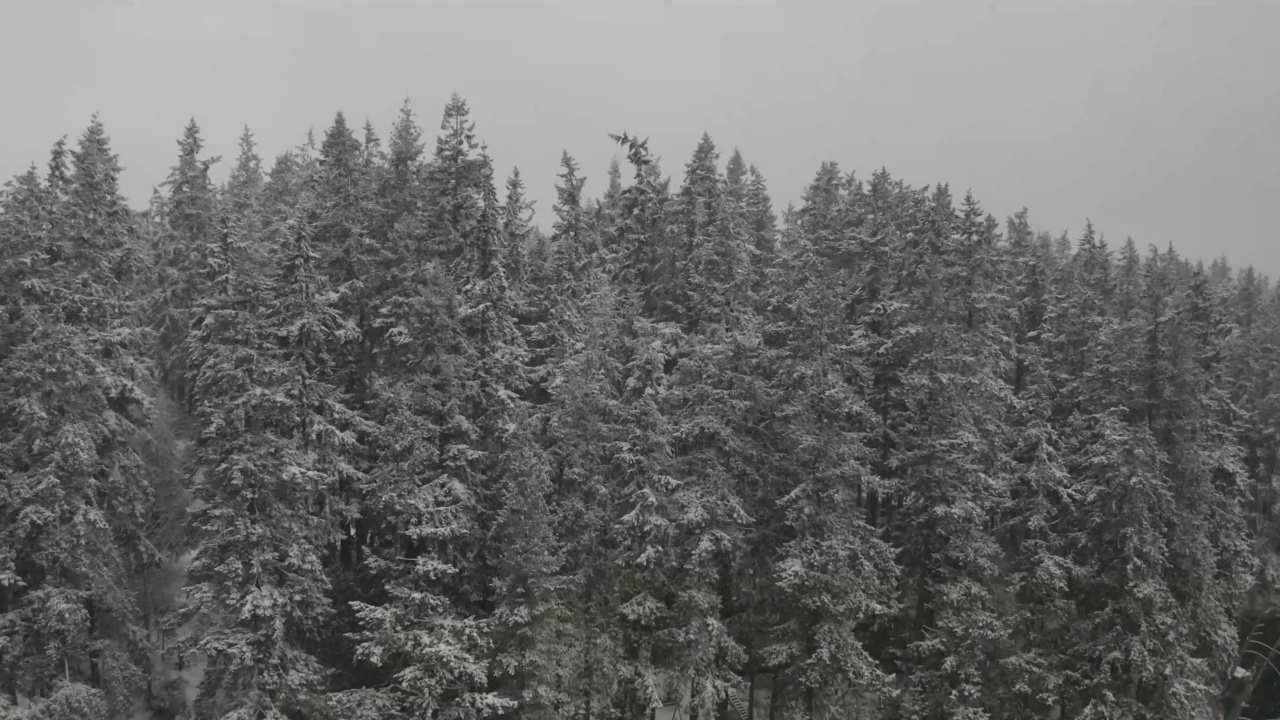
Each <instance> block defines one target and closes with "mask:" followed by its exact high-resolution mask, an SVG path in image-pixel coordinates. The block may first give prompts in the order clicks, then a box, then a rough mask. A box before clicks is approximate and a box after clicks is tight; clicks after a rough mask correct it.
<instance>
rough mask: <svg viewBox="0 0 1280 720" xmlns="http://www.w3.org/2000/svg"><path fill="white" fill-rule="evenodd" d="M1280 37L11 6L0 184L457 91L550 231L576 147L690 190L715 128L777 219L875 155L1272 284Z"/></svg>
mask: <svg viewBox="0 0 1280 720" xmlns="http://www.w3.org/2000/svg"><path fill="white" fill-rule="evenodd" d="M1277 36H1280V2H1276V1H1274V0H1270V1H1269V0H1256V1H1254V0H1223V1H1222V2H1200V3H1194V4H1191V3H1185V2H1181V3H1180V2H1169V1H1167V0H1165V1H1161V0H1154V1H1151V2H1120V1H1119V0H1111V1H1107V2H1103V1H1099V0H1095V1H1093V2H1079V1H1077V2H1069V3H1059V2H1049V1H1047V0H1017V1H1015V0H939V1H937V2H923V1H920V2H888V1H884V2H879V1H877V2H859V1H857V0H845V1H843V2H840V1H836V0H833V1H831V2H793V1H790V0H777V2H771V1H769V0H745V1H729V0H719V1H711V0H577V1H572V0H565V1H560V2H551V1H544V2H536V1H519V0H507V1H506V2H485V1H480V2H458V1H457V0H454V1H452V2H440V1H432V0H414V1H410V0H403V1H401V2H359V1H355V0H346V1H342V2H339V1H338V0H319V1H317V0H309V1H305V2H304V1H303V0H294V1H292V2H285V1H280V2H266V1H253V0H204V1H203V2H179V1H177V0H138V1H136V2H133V1H128V2H126V1H121V0H38V1H34V0H30V1H29V0H5V2H3V4H2V6H0V64H2V65H3V67H4V82H3V84H0V108H3V110H4V112H3V125H2V128H3V130H2V132H0V175H3V176H4V177H6V178H7V177H10V176H12V175H14V174H17V173H19V172H21V171H22V170H23V169H25V167H26V166H27V165H28V164H29V163H30V162H32V161H37V162H39V163H41V164H43V162H44V159H45V156H46V153H47V150H48V148H49V146H50V145H52V143H53V142H54V141H55V140H56V139H57V138H58V137H59V136H60V135H62V134H64V133H67V134H71V135H72V136H73V137H75V136H76V135H78V134H79V132H80V131H81V130H82V129H83V128H84V126H85V125H86V124H87V122H88V120H89V117H90V116H91V114H92V113H94V112H95V111H97V112H99V113H100V115H101V118H102V120H103V122H105V123H106V125H107V130H108V132H109V133H110V135H111V137H112V140H113V142H114V147H115V149H116V151H117V152H119V153H120V155H121V159H122V163H123V164H124V166H125V176H124V190H125V192H126V194H127V195H128V196H129V198H130V200H131V201H132V202H133V203H134V204H135V205H139V206H140V205H141V204H142V203H143V202H145V200H146V198H147V197H149V195H150V192H151V187H152V186H153V185H155V184H157V183H159V182H160V181H161V180H163V179H164V177H165V174H166V172H167V168H168V166H169V165H170V164H171V163H172V162H173V159H174V156H175V153H176V145H175V140H176V138H177V137H178V135H179V134H180V133H181V131H182V127H183V125H184V124H185V122H186V120H187V119H188V118H190V117H192V116H194V117H195V118H196V119H197V121H198V122H199V123H200V125H201V126H202V128H203V129H204V133H205V138H206V140H207V141H208V144H209V147H210V149H211V152H212V153H214V154H221V155H222V156H223V158H224V159H223V162H222V164H221V174H220V177H221V176H222V175H225V172H226V170H227V166H229V165H230V163H231V161H233V160H234V155H235V147H236V144H235V143H236V138H237V136H238V135H239V131H240V128H241V127H242V126H243V125H245V124H247V125H249V126H250V127H251V128H252V129H253V131H254V132H255V134H256V135H257V138H258V140H259V142H260V144H261V151H262V154H263V156H264V159H265V160H268V161H269V159H270V157H271V156H273V155H275V154H276V153H278V152H280V151H282V150H284V149H286V148H288V147H291V146H294V145H297V144H298V143H299V142H300V141H301V139H302V138H303V136H304V134H305V132H306V130H307V128H308V127H314V128H315V129H316V131H317V134H319V133H320V132H322V131H323V129H324V128H325V127H327V126H328V124H329V122H330V121H331V120H332V116H333V113H334V111H336V110H339V109H341V110H342V111H344V112H345V113H346V114H347V116H348V119H349V120H350V121H352V122H353V123H356V124H361V123H363V122H364V121H365V120H366V119H369V120H372V121H373V123H374V125H375V126H376V127H377V128H378V130H379V132H380V134H382V135H383V137H385V136H386V133H387V130H388V129H389V126H390V124H391V122H392V121H393V120H394V118H395V114H396V111H397V109H398V108H399V105H400V103H401V101H402V100H403V99H404V98H405V97H408V98H410V99H411V100H412V101H413V103H414V105H415V107H416V108H417V110H418V111H419V114H420V120H421V124H422V125H423V126H424V127H426V128H427V129H428V133H429V135H431V136H434V133H435V129H436V127H437V125H438V122H439V115H440V111H441V110H442V108H443V107H444V104H445V102H446V101H447V100H448V97H449V93H450V92H452V91H453V90H457V91H458V92H459V93H461V94H462V96H463V97H465V98H466V99H467V100H468V102H469V103H470V105H471V107H472V115H473V118H474V119H475V121H476V124H477V130H478V132H479V134H480V135H481V137H482V138H483V139H484V140H485V141H487V142H488V144H489V148H490V152H491V154H493V155H494V157H495V159H496V161H497V163H498V166H499V170H500V172H503V173H504V174H505V172H506V171H507V170H509V169H510V167H511V166H512V165H519V167H520V168H521V172H522V173H523V174H524V175H525V177H526V180H527V182H528V184H529V186H530V190H531V194H532V196H533V197H534V198H536V199H537V201H538V208H539V216H538V217H539V220H540V223H541V224H543V225H544V226H546V225H548V224H549V223H550V219H549V218H550V205H551V202H552V199H553V197H554V194H553V184H554V182H555V174H556V172H557V171H558V166H557V163H558V161H559V157H560V152H561V150H562V149H567V150H569V151H570V153H572V154H573V155H574V156H575V157H577V159H578V160H579V161H580V163H581V165H582V167H583V171H584V172H585V174H586V175H587V176H588V191H589V192H591V193H592V194H595V193H598V192H599V191H600V189H601V187H602V181H603V177H604V174H605V170H606V168H607V166H608V162H609V158H610V157H611V156H612V155H613V154H614V148H613V146H612V144H611V143H610V141H609V139H608V137H607V133H609V132H618V131H622V130H626V131H628V132H632V133H636V134H640V135H642V136H645V135H647V136H649V137H650V138H651V141H650V148H651V149H653V150H655V151H656V152H657V153H658V154H659V155H661V156H662V160H663V163H662V164H663V168H664V170H665V171H666V172H667V173H669V174H671V175H673V176H675V177H676V178H677V180H678V179H679V178H680V177H682V173H683V165H684V163H685V162H686V161H687V159H688V157H689V155H690V153H691V152H692V150H693V147H694V145H695V144H696V142H697V140H698V137H699V136H700V135H701V133H702V132H703V131H704V130H705V131H707V132H710V133H711V136H712V137H713V138H714V139H715V141H716V143H717V145H718V146H719V147H720V149H721V152H722V155H723V159H727V158H728V155H729V153H730V152H731V150H732V148H733V147H734V146H737V147H739V148H740V149H741V150H742V152H743V155H744V156H745V157H746V159H747V160H748V162H754V163H755V164H756V165H758V166H759V168H760V169H761V171H762V172H763V173H764V174H765V176H766V178H767V179H768V181H769V185H770V189H771V191H772V192H773V195H774V197H775V201H776V204H777V206H778V207H779V209H781V208H782V207H785V206H786V204H787V202H789V201H792V200H798V198H799V195H800V193H801V191H802V190H803V188H804V186H805V185H806V184H807V183H808V181H809V180H810V179H811V177H812V176H813V174H814V172H815V171H816V170H817V167H818V165H819V163H820V162H822V161H824V160H836V161H838V162H839V163H840V165H841V167H842V168H844V169H845V170H850V169H852V170H856V171H857V172H858V173H859V175H860V176H862V177H867V176H869V174H870V172H871V171H872V170H874V169H875V168H878V167H880V166H882V165H883V166H886V167H888V168H889V170H890V171H891V172H892V173H893V174H894V175H895V176H899V177H902V178H904V179H906V180H907V181H908V182H911V183H912V184H916V185H920V184H925V183H933V182H936V181H945V182H949V183H951V187H952V190H953V192H954V193H955V194H956V195H957V196H959V195H962V194H963V192H964V190H966V189H970V188H971V189H972V190H973V192H974V194H975V195H976V197H977V198H978V199H979V200H980V201H981V202H982V203H983V205H984V206H985V207H986V208H987V209H988V210H989V211H991V212H994V213H995V214H996V215H997V216H998V217H1000V218H1002V219H1003V218H1004V217H1005V216H1007V215H1008V214H1010V213H1012V212H1014V211H1016V210H1018V209H1019V208H1020V207H1021V206H1023V205H1026V206H1027V207H1029V208H1030V210H1031V216H1032V219H1033V222H1034V223H1035V224H1036V225H1037V226H1039V227H1041V228H1043V229H1047V230H1050V231H1053V232H1054V233H1055V234H1056V233H1057V232H1060V231H1062V230H1063V229H1067V228H1070V229H1071V231H1072V235H1073V236H1076V235H1078V231H1079V229H1080V228H1081V227H1082V226H1083V224H1084V219H1085V217H1090V218H1092V219H1093V221H1094V224H1095V225H1096V226H1097V227H1098V228H1099V229H1100V230H1101V231H1102V232H1104V233H1105V235H1106V237H1107V239H1108V240H1109V241H1111V242H1112V243H1113V244H1118V243H1119V242H1122V241H1123V239H1124V237H1125V236H1126V235H1132V236H1133V237H1134V239H1135V240H1136V241H1137V242H1138V244H1139V246H1140V247H1142V248H1144V249H1145V247H1146V245H1147V244H1148V243H1155V244H1157V245H1159V246H1160V247H1162V248H1163V247H1164V245H1165V244H1166V243H1168V242H1170V241H1172V242H1173V243H1174V245H1175V246H1176V247H1177V248H1179V250H1180V251H1181V252H1182V253H1183V254H1185V255H1188V256H1191V257H1200V258H1206V259H1211V258H1213V257H1216V256H1218V255H1220V254H1226V255H1227V256H1228V257H1229V258H1230V259H1231V260H1232V262H1233V264H1236V265H1243V264H1247V263H1253V264H1255V265H1256V266H1258V268H1259V269H1260V270H1263V271H1264V272H1267V273H1268V274H1270V275H1272V276H1276V275H1280V243H1278V242H1277V240H1278V239H1280V233H1278V232H1277V227H1278V226H1280V223H1278V222H1277V219H1276V218H1275V217H1274V216H1273V213H1271V212H1268V210H1270V209H1271V208H1273V207H1277V206H1280V202H1278V201H1280V135H1278V134H1277V131H1278V130H1280V79H1278V76H1277V73H1278V72H1280V42H1278V41H1277Z"/></svg>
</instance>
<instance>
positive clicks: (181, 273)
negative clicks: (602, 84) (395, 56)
mask: <svg viewBox="0 0 1280 720" xmlns="http://www.w3.org/2000/svg"><path fill="white" fill-rule="evenodd" d="M468 118H469V111H468V108H467V105H466V103H465V102H464V101H463V100H462V99H460V98H458V97H457V96H454V97H453V98H452V100H451V101H450V102H449V103H448V105H447V107H446V108H445V111H444V116H443V119H442V122H441V125H440V134H439V136H438V138H437V139H436V140H435V142H434V147H433V148H431V149H428V146H427V141H424V132H423V130H422V128H421V127H420V126H419V125H418V124H417V120H416V118H415V115H414V113H413V110H412V108H411V107H409V106H408V105H407V104H406V105H405V107H404V109H403V110H402V112H401V114H400V116H399V118H398V119H397V121H396V122H395V124H394V126H393V128H392V130H391V132H390V134H389V137H388V140H387V142H386V143H385V145H384V144H383V143H382V141H381V140H380V139H379V137H378V136H377V134H376V133H375V131H374V130H373V128H372V126H370V125H366V126H365V128H364V129H363V130H362V131H356V130H354V129H353V128H351V127H350V126H348V124H347V122H346V119H345V118H344V117H343V116H342V115H341V114H338V115H337V116H336V117H335V119H334V121H333V123H332V125H331V126H330V127H329V129H328V130H327V131H326V132H325V133H324V136H323V138H322V139H321V140H320V142H319V144H318V146H317V143H316V141H315V140H314V139H313V138H311V137H310V136H309V137H308V139H307V141H306V142H305V143H304V144H303V145H301V146H300V147H298V148H295V149H294V150H291V151H289V152H287V153H284V154H282V155H281V156H279V157H278V158H276V159H275V160H274V162H273V163H272V164H271V166H270V168H269V169H267V168H264V167H263V164H262V160H261V159H260V158H259V156H258V155H257V154H256V149H255V144H254V141H253V136H252V134H251V133H250V132H249V131H248V130H247V129H246V131H245V133H244V135H243V137H242V138H241V142H240V153H239V156H238V157H237V158H236V159H235V161H234V162H235V164H234V167H233V169H232V172H231V176H230V179H229V180H228V181H227V182H226V183H225V184H224V185H222V186H220V187H218V186H215V185H214V184H213V183H212V182H211V181H210V180H209V168H210V166H211V165H212V164H213V163H214V162H216V160H217V159H215V158H207V157H204V156H203V154H202V149H203V147H202V145H203V143H202V139H201V136H200V131H199V128H198V126H197V125H196V123H195V122H194V121H192V122H191V123H190V124H189V125H188V126H187V128H186V130H185V132H184V133H183V134H182V137H181V139H180V140H179V142H178V150H179V152H178V158H177V161H176V163H175V165H174V166H173V169H172V172H171V174H170V176H169V178H168V179H167V181H166V182H165V183H164V184H163V185H162V186H161V188H160V189H158V190H157V192H156V195H155V197H154V198H153V200H152V202H151V204H150V207H149V208H148V209H147V210H146V211H144V212H135V211H131V210H129V209H128V208H127V207H126V206H125V204H124V202H123V200H122V198H121V196H120V193H119V188H118V177H119V172H120V168H119V164H118V160H117V158H116V156H115V155H114V154H113V153H112V151H111V149H110V143H109V140H108V138H107V135H106V131H105V129H104V127H103V126H102V124H101V123H100V122H99V121H98V120H97V119H96V118H95V119H94V121H93V122H92V123H91V125H90V126H89V127H88V129H86V130H85V132H84V134H83V135H82V136H81V137H80V139H79V142H78V143H77V144H76V146H75V147H74V148H71V147H68V146H67V144H66V143H65V142H61V141H60V142H58V143H57V144H56V145H55V146H54V149H53V151H52V154H51V157H50V159H49V161H48V163H47V166H46V167H44V168H35V167H33V168H32V170H31V171H29V172H27V173H25V174H23V175H21V176H19V177H17V178H15V179H14V180H12V181H11V182H9V183H8V184H7V185H6V186H5V188H4V191H3V193H2V194H0V718H31V719H33V720H34V719H35V718H40V719H48V720H62V719H67V720H69V719H71V718H76V720H106V719H107V718H125V717H148V716H150V717H157V718H164V717H167V718H172V717H193V718H200V719H202V720H203V719H209V720H213V719H217V718H228V719H230V718H235V719H236V720H240V719H246V720H247V719H250V718H254V719H257V718H264V719H265V718H272V719H277V718H290V719H291V720H302V719H304V718H306V719H313V718H314V719H320V718H325V719H327V718H334V719H338V718H344V719H345V718H368V719H370V720H372V719H373V718H378V719H380V720H381V719H394V718H404V719H409V718H442V719H443V718H481V717H497V718H515V717H521V718H547V719H551V718H563V719H565V720H570V719H572V720H612V719H614V718H617V719H623V718H626V719H631V718H641V717H651V713H653V712H654V710H655V708H658V707H662V706H665V707H667V708H670V709H674V711H675V712H677V713H679V716H680V717H681V718H685V719H686V720H712V718H718V717H726V718H727V717H744V718H750V719H751V720H757V719H759V720H763V719H764V718H766V717H767V718H768V720H789V719H791V718H807V719H813V720H817V719H819V718H850V717H863V718H885V719H889V718H904V719H905V718H926V719H939V720H941V719H943V718H948V719H950V718H955V719H960V718H964V719H971V720H977V719H981V718H990V719H992V720H996V719H1006V718H1007V719H1013V718H1034V717H1061V718H1082V719H1083V718H1091V719H1092V718H1133V719H1139V718H1142V719H1151V720H1155V719H1157V718H1158V719H1160V720H1178V719H1183V718H1185V719H1188V720H1190V719H1191V718H1203V717H1220V718H1229V719H1230V720H1236V718H1240V717H1255V718H1256V717H1264V716H1273V715H1276V714H1280V683H1278V681H1280V674H1277V673H1276V671H1275V670H1274V667H1273V666H1274V663H1275V662H1276V661H1277V658H1276V657H1275V656H1276V654H1277V650H1276V647H1277V645H1276V644H1277V642H1280V607H1277V603H1276V600H1277V599H1276V595H1275V592H1274V588H1275V583H1276V577H1277V569H1278V565H1277V545H1276V543H1277V540H1278V539H1280V521H1278V519H1277V517H1276V512H1275V504H1276V497H1277V495H1276V490H1277V488H1276V472H1277V462H1278V456H1277V451H1278V449H1280V387H1277V382H1278V381H1280V353H1278V352H1277V348H1278V346H1280V295H1277V293H1276V290H1275V289H1274V288H1273V287H1272V286H1271V284H1270V281H1269V280H1268V279H1266V278H1264V277H1261V276H1259V275H1258V274H1256V273H1254V272H1253V271H1252V269H1245V270H1237V269H1232V268H1230V267H1229V266H1228V265H1227V264H1226V262H1225V261H1217V262H1215V263H1213V264H1212V265H1211V266H1209V267H1207V268H1206V267H1204V266H1203V265H1202V264H1200V263H1195V264H1193V263H1190V262H1188V261H1186V260H1185V259H1183V258H1182V257H1180V256H1179V255H1178V254H1177V252H1176V251H1175V250H1174V249H1173V248H1168V249H1165V250H1157V249H1156V248H1154V247H1152V248H1150V249H1149V251H1147V252H1141V251H1140V250H1139V249H1138V247H1137V246H1136V245H1135V243H1134V242H1132V241H1128V242H1126V243H1124V244H1123V245H1121V246H1119V247H1117V248H1112V247H1110V246H1109V245H1108V244H1107V242H1106V241H1105V240H1104V239H1103V238H1102V237H1101V235H1100V234H1098V233H1097V232H1095V230H1094V228H1093V227H1092V226H1091V225H1089V226H1087V227H1086V229H1085V231H1084V233H1083V234H1082V235H1081V236H1080V237H1078V238H1069V237H1066V236H1065V235H1064V236H1062V237H1058V238H1053V237H1050V236H1048V235H1045V234H1043V233H1037V232H1035V231H1034V230H1033V226H1032V224H1031V221H1030V219H1029V216H1028V213H1027V212H1026V211H1025V210H1024V211H1023V212H1020V213H1018V214H1016V215H1015V216H1013V217H1011V218H1008V219H1007V221H1006V222H1005V223H1003V225H1002V224H1001V223H999V222H998V221H997V220H996V219H995V218H993V217H991V216H990V215H988V214H987V213H986V212H985V211H984V210H983V209H982V207H981V205H980V204H979V203H978V201H977V200H976V199H974V198H973V197H972V196H970V195H966V196H965V197H963V198H962V199H960V200H958V201H957V200H956V199H955V198H954V197H953V196H952V194H951V192H950V189H949V188H948V186H947V185H937V186H933V187H925V188H916V187H910V186H908V185H906V184H905V183H903V182H901V181H899V180H896V179H894V178H893V177H892V176H891V175H890V174H889V173H888V172H887V171H885V170H880V171H878V172H875V173H872V174H870V175H869V176H867V177H865V178H860V177H857V176H855V174H853V173H846V172H844V171H842V170H841V169H840V168H839V167H838V166H837V165H836V164H835V163H825V164H823V165H822V166H821V168H820V169H819V170H818V172H817V175H816V177H815V178H814V180H813V181H812V183H811V185H810V186H809V187H808V188H807V190H806V192H805V194H804V201H803V203H802V204H801V206H800V207H797V208H789V209H788V210H787V211H786V212H785V213H784V214H783V215H782V217H781V218H778V217H776V216H775V213H774V211H773V209H772V207H771V203H770V199H769V194H768V191H767V188H766V185H765V179H764V178H763V177H762V175H761V174H760V173H759V172H758V171H757V170H756V169H755V168H754V167H752V166H750V165H748V164H747V163H746V162H745V161H744V160H743V158H742V156H741V155H740V154H739V153H737V152H736V151H735V152H733V153H732V154H731V156H730V157H729V159H728V160H727V162H726V164H724V165H723V166H722V165H721V155H720V153H719V151H718V150H717V149H716V147H715V145H714V143H713V142H712V140H711V139H710V138H709V137H705V136H704V138H703V140H702V142H701V143H700V144H699V146H698V148H697V150H696V152H695V153H694V155H693V157H692V158H691V159H690V160H689V162H688V163H687V164H686V165H685V167H684V169H683V172H682V173H681V176H682V178H681V180H680V181H679V184H678V185H676V184H675V183H673V181H672V180H671V178H669V177H667V176H665V175H664V174H663V172H662V171H661V169H660V168H659V167H658V164H657V162H656V161H655V159H654V157H653V156H652V155H651V154H650V151H649V149H648V147H647V146H646V143H645V142H644V141H641V140H639V139H637V138H635V137H631V136H629V135H625V134H624V135H618V136H616V137H615V140H616V141H617V142H618V145H619V148H620V151H621V152H622V153H624V154H625V157H626V163H625V166H626V167H627V168H628V171H627V172H628V174H629V175H630V176H631V177H630V179H629V180H626V181H624V179H623V174H624V173H623V170H622V168H620V167H619V166H618V165H617V164H615V165H614V166H613V167H612V168H611V169H610V173H609V185H608V189H607V191H606V192H605V193H604V195H603V196H602V197H599V198H589V197H585V196H584V194H583V179H582V176H581V174H580V171H579V168H578V166H577V164H576V162H575V161H574V160H573V158H572V157H571V156H569V155H568V154H567V153H566V154H565V155H564V159H563V161H562V165H561V170H560V174H559V183H558V185H557V189H558V198H557V202H556V204H555V206H554V208H552V211H553V213H554V215H555V222H554V226H553V227H552V231H551V233H550V234H549V235H548V234H544V233H542V232H540V231H539V230H537V229H536V228H535V227H534V226H533V224H532V220H531V206H530V204H529V203H528V202H527V201H526V199H525V197H524V189H523V188H524V186H523V182H522V180H521V177H520V175H519V172H518V171H517V172H516V173H514V174H513V175H512V176H511V177H510V178H508V179H507V180H506V181H505V184H504V185H503V186H502V188H501V193H500V189H499V184H498V183H499V180H498V179H496V178H494V173H493V167H492V162H491V159H490V158H489V156H488V155H487V152H486V150H485V148H484V146H483V145H482V144H480V142H479V140H478V138H477V136H476V134H475V130H474V127H473V125H472V124H471V122H470V120H469V119H468ZM1268 714H1269V715H1268Z"/></svg>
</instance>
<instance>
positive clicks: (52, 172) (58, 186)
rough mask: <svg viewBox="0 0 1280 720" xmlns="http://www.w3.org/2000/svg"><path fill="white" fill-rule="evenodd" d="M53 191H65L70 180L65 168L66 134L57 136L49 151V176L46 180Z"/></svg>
mask: <svg viewBox="0 0 1280 720" xmlns="http://www.w3.org/2000/svg"><path fill="white" fill-rule="evenodd" d="M46 182H47V183H48V184H49V187H50V188H52V189H53V190H54V191H55V192H58V193H61V192H65V191H66V188H67V184H68V183H69V182H70V175H69V174H68V168H67V136H66V135H63V136H62V137H60V138H58V142H56V143H54V144H53V149H52V150H51V151H50V152H49V176H48V178H47V180H46Z"/></svg>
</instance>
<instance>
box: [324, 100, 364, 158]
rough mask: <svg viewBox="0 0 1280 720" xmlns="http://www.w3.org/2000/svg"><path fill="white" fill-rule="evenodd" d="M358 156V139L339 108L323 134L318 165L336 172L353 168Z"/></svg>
mask: <svg viewBox="0 0 1280 720" xmlns="http://www.w3.org/2000/svg"><path fill="white" fill-rule="evenodd" d="M359 157H360V141H358V140H356V136H355V133H353V132H351V128H350V127H349V126H348V125H347V118H346V117H345V116H344V115H343V114H342V111H341V110H339V111H338V112H337V114H336V115H334V117H333V124H332V125H331V126H329V129H328V131H326V132H325V134H324V142H323V143H321V145H320V165H321V167H325V168H328V169H331V170H332V171H336V172H343V171H348V170H350V169H351V168H353V167H354V166H355V165H356V163H357V160H358V158H359Z"/></svg>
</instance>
